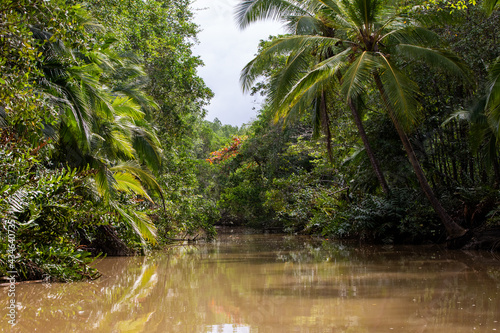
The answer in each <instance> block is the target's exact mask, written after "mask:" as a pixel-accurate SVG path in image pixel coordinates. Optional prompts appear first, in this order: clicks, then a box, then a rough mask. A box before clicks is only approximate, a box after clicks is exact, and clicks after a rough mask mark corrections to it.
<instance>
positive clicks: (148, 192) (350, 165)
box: [0, 0, 500, 281]
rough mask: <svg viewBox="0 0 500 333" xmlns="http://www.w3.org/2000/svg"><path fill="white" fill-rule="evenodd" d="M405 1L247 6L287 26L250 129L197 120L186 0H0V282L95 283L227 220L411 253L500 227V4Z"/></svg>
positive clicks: (264, 61) (200, 90)
mask: <svg viewBox="0 0 500 333" xmlns="http://www.w3.org/2000/svg"><path fill="white" fill-rule="evenodd" d="M336 3H337V5H335V4H336ZM276 4H277V5H276ZM363 4H365V5H366V6H363ZM395 4H397V2H394V1H392V2H380V1H369V0H367V1H366V2H363V1H352V2H351V1H319V0H307V1H291V0H290V1H281V2H279V3H278V2H275V1H270V0H259V1H257V0H254V1H243V2H242V3H241V5H240V6H239V7H238V8H237V12H238V16H239V20H240V24H242V25H243V26H245V25H247V24H250V23H253V22H254V21H256V20H258V19H260V18H269V17H273V18H277V19H280V20H283V21H284V23H286V24H287V26H288V27H289V28H290V29H289V34H287V35H283V36H276V37H274V38H271V39H270V40H268V41H262V42H261V44H260V46H259V50H258V53H257V56H256V58H255V60H253V61H252V62H250V63H249V65H248V66H247V67H246V68H245V69H244V70H243V72H242V78H243V80H242V82H243V84H244V87H245V89H247V90H250V91H252V92H253V93H259V94H262V95H263V96H265V97H266V102H265V103H264V105H263V106H262V109H261V110H260V111H259V114H258V117H257V120H255V121H254V122H253V123H251V124H248V125H244V126H243V127H241V128H238V127H237V126H230V125H223V124H222V123H221V122H220V121H219V120H218V119H215V120H214V121H213V122H211V121H207V120H204V119H203V118H204V116H205V110H204V107H205V106H206V105H207V103H208V101H209V99H210V98H211V97H212V92H211V91H210V89H209V88H208V87H206V86H205V84H204V82H203V80H202V79H201V78H199V77H198V76H197V74H196V70H197V68H198V67H199V66H201V65H203V63H202V61H201V59H199V58H198V57H196V56H194V55H193V54H192V51H191V49H192V46H193V43H195V42H196V34H197V32H198V27H197V26H196V25H195V24H194V23H193V22H192V18H193V17H192V13H191V11H190V7H189V6H190V5H191V1H189V0H182V1H172V0H147V1H132V2H123V1H116V0H104V1H101V0H99V1H97V0H89V1H85V2H79V1H73V0H69V1H67V0H64V1H63V0H53V1H42V0H22V1H2V3H1V4H0V17H1V20H0V70H1V73H2V76H1V78H0V130H1V133H0V179H1V182H0V218H1V219H2V228H1V229H0V237H1V240H0V248H1V249H2V252H1V254H0V274H1V275H8V274H11V273H8V272H9V271H17V272H18V274H19V279H54V280H61V281H70V280H77V279H80V278H90V279H92V278H95V277H97V276H99V273H98V272H97V271H95V270H94V269H93V268H92V262H93V261H94V260H95V258H96V256H97V257H99V255H131V254H134V253H145V252H148V251H149V250H151V249H154V248H158V247H160V246H163V245H165V244H167V243H169V242H171V241H173V240H179V239H181V240H196V239H199V238H210V237H213V236H214V235H215V228H214V225H215V224H217V223H220V224H246V225H252V226H255V227H258V228H262V229H266V230H267V229H269V230H283V231H287V232H305V233H314V234H321V235H323V236H325V237H343V238H350V237H355V238H363V239H366V240H372V241H379V242H380V241H382V242H399V243H403V242H429V241H432V242H442V241H444V240H445V239H446V237H447V236H452V237H454V236H457V235H459V234H462V233H463V231H464V230H467V229H475V230H477V229H482V228H485V227H491V226H498V217H497V216H498V214H497V213H498V211H499V210H500V208H499V207H500V198H499V192H498V186H499V185H500V160H499V156H498V142H499V138H500V134H499V131H498V129H499V128H500V126H499V123H500V80H499V78H500V72H499V69H500V60H499V58H498V57H499V55H500V45H499V44H498V42H497V41H498V37H499V36H500V28H499V26H498V24H497V23H498V19H499V14H498V10H497V8H498V3H497V2H496V1H485V2H484V3H481V4H478V5H477V6H476V5H475V4H474V3H472V2H467V3H466V2H461V1H458V2H450V1H441V2H439V1H429V2H419V1H412V2H405V4H404V6H396V7H393V5H395ZM484 9H486V11H485V10H484ZM367 10H368V12H366V13H365V12H364V11H367ZM363 13H365V14H367V15H361V14H363ZM368 14H369V15H368ZM436 67H441V68H442V69H444V70H436V69H435V68H436ZM453 72H455V74H456V73H460V75H462V76H463V75H464V73H467V74H466V76H467V77H466V78H465V79H464V78H463V77H462V78H460V79H458V78H457V77H456V76H454V75H453ZM260 78H262V79H263V80H260ZM402 144H403V145H402ZM402 147H404V149H402ZM407 156H410V161H409V160H408V158H407ZM429 200H430V201H429ZM429 202H431V204H430V203H429ZM436 202H437V204H438V206H436ZM436 207H437V208H439V207H441V208H442V210H441V211H440V210H439V209H437V208H436ZM436 212H438V213H437V214H436ZM451 224H456V225H457V229H455V230H458V232H453V230H452V229H453V228H452V229H450V225H451ZM450 230H452V231H451V232H450Z"/></svg>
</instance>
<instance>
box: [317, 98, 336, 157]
mask: <svg viewBox="0 0 500 333" xmlns="http://www.w3.org/2000/svg"><path fill="white" fill-rule="evenodd" d="M319 107H320V111H319V113H320V119H321V127H322V128H323V133H324V134H325V141H326V151H327V153H328V159H329V160H330V163H332V164H333V152H332V132H331V131H330V118H329V117H328V111H327V108H326V96H325V92H324V91H322V92H321V101H320V105H319Z"/></svg>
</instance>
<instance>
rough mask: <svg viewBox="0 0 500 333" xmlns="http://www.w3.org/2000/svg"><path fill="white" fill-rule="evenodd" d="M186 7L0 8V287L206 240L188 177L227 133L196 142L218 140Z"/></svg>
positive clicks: (199, 195) (8, 4)
mask: <svg viewBox="0 0 500 333" xmlns="http://www.w3.org/2000/svg"><path fill="white" fill-rule="evenodd" d="M189 5H190V1H153V0H152V1H139V2H131V3H130V4H126V3H124V2H121V1H111V0H110V1H87V2H84V3H81V2H78V1H62V0H61V1H49V2H47V1H38V0H27V1H3V2H2V4H1V5H0V15H1V17H2V20H1V23H0V29H1V31H0V36H1V40H0V45H1V49H0V52H1V53H0V66H1V69H2V78H1V80H0V101H1V102H0V111H1V112H0V125H1V130H2V133H1V140H2V141H1V154H2V160H1V179H2V182H1V186H0V188H1V194H0V204H1V208H2V209H1V216H0V217H1V218H2V230H1V233H2V239H1V247H2V249H3V250H5V251H2V254H1V258H0V260H1V263H2V265H1V274H2V275H5V274H7V271H17V272H18V274H19V277H18V279H42V278H44V279H55V280H63V281H69V280H75V279H79V278H84V277H85V278H94V277H96V276H98V273H97V272H95V270H94V269H92V268H91V266H90V264H91V263H92V261H93V259H92V257H91V256H90V255H91V254H93V255H98V254H100V253H103V254H107V255H129V254H133V253H140V252H145V251H148V250H149V249H151V248H153V247H155V246H161V245H162V244H165V243H166V242H169V241H170V240H171V239H177V238H197V237H199V236H203V237H211V236H213V234H214V229H213V222H214V220H215V219H216V218H217V216H218V215H217V208H216V205H215V201H214V200H210V199H208V198H207V196H206V195H204V191H203V188H202V187H201V186H200V181H199V180H198V177H197V175H198V174H201V173H203V167H200V165H207V163H206V162H205V161H204V160H205V155H207V154H208V153H209V152H210V151H211V149H215V148H213V147H215V145H218V144H222V143H223V142H225V141H224V140H227V139H229V134H226V136H224V135H223V136H222V137H221V138H219V139H217V138H215V137H213V138H208V139H207V140H206V141H205V142H203V140H202V139H198V138H201V137H203V135H205V136H209V135H212V136H217V134H215V133H216V130H215V129H212V128H210V123H207V122H204V121H203V116H204V109H203V107H204V105H206V103H207V102H208V100H209V98H210V97H211V95H212V93H211V91H210V90H209V89H208V88H207V87H206V86H205V85H204V83H203V81H202V80H201V79H200V78H199V77H198V76H197V75H196V68H197V67H198V66H201V65H202V62H201V60H200V59H199V58H198V57H195V56H193V55H192V54H191V47H192V46H193V42H194V41H195V38H196V33H197V27H196V25H194V24H193V23H192V21H191V19H192V14H191V12H190V8H189ZM138 18H140V19H138ZM219 125H220V124H219ZM207 129H208V130H207ZM217 140H218V141H217ZM213 142H216V143H215V144H214V143H213ZM204 144H208V146H206V147H203V145H204ZM162 147H167V148H162ZM201 155H203V156H201ZM200 156H201V157H200ZM200 179H201V178H200ZM7 250H9V251H7ZM9 255H10V256H9Z"/></svg>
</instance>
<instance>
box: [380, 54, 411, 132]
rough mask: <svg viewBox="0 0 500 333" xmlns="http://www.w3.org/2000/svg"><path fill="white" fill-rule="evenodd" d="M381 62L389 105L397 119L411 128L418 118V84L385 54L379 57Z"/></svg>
mask: <svg viewBox="0 0 500 333" xmlns="http://www.w3.org/2000/svg"><path fill="white" fill-rule="evenodd" d="M377 59H378V62H379V64H380V77H381V80H382V84H383V86H384V91H385V94H386V96H387V98H388V103H389V105H387V107H388V108H389V110H391V111H394V116H395V117H396V118H397V121H398V122H399V123H400V124H402V125H403V126H404V127H405V129H406V130H409V129H410V128H411V127H412V126H413V125H414V124H415V123H416V122H417V119H418V112H417V111H418V109H417V106H418V101H417V99H416V98H415V95H416V93H417V92H418V86H417V85H416V83H415V82H413V81H412V80H410V79H409V78H408V77H407V76H406V75H404V74H403V73H401V72H400V71H399V70H398V69H397V67H396V66H395V65H394V64H393V63H392V62H391V61H389V59H387V58H386V57H385V56H383V55H380V56H379V57H377Z"/></svg>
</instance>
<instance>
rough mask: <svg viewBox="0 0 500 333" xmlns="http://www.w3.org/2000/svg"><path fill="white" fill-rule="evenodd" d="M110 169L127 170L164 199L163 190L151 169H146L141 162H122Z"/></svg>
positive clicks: (114, 170) (113, 170) (115, 170)
mask: <svg viewBox="0 0 500 333" xmlns="http://www.w3.org/2000/svg"><path fill="white" fill-rule="evenodd" d="M110 170H111V171H112V172H127V173H130V174H132V175H134V176H136V177H137V178H139V179H140V180H141V182H142V183H143V184H145V185H146V186H147V187H148V188H149V189H151V190H153V191H154V192H156V193H157V194H158V195H159V196H160V197H161V198H162V200H163V190H162V189H161V187H160V185H159V184H158V182H157V181H156V179H155V177H154V176H153V175H152V174H151V173H150V172H149V171H147V170H144V169H143V168H142V167H141V166H140V165H139V164H137V162H135V161H126V162H121V163H120V164H118V165H115V166H113V167H112V168H110Z"/></svg>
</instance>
